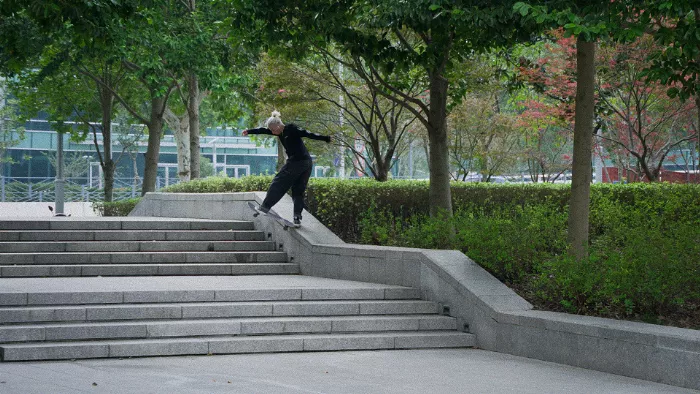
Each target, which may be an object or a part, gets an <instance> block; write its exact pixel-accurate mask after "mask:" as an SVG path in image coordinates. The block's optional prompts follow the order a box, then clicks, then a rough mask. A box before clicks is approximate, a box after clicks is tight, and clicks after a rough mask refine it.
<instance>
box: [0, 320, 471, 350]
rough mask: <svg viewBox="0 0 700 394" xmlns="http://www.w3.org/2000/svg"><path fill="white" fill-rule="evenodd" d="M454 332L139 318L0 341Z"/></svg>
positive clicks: (30, 330)
mask: <svg viewBox="0 0 700 394" xmlns="http://www.w3.org/2000/svg"><path fill="white" fill-rule="evenodd" d="M456 329H457V323H456V319H455V318H453V317H448V316H439V315H404V316H319V317H276V318H270V317H263V318H232V319H231V318H229V319H198V320H185V319H183V320H177V321H163V320H142V321H137V322H123V321H119V322H102V323H56V324H34V325H13V326H0V343H8V342H28V341H33V342H42V341H75V340H94V339H146V338H164V337H192V336H210V335H269V334H301V333H306V334H309V333H327V334H330V333H347V332H368V331H424V330H425V331H435V330H456Z"/></svg>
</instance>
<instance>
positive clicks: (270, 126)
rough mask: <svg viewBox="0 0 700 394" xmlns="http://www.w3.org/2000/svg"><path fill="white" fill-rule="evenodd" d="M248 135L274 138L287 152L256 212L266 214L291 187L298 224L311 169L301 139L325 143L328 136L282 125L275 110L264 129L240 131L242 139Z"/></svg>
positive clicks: (295, 221)
mask: <svg viewBox="0 0 700 394" xmlns="http://www.w3.org/2000/svg"><path fill="white" fill-rule="evenodd" d="M249 134H269V135H276V136H277V137H278V138H279V141H280V143H281V144H282V146H284V150H285V152H286V153H287V162H286V163H285V165H284V166H283V167H282V169H281V170H280V171H279V172H278V173H277V175H275V178H274V179H273V180H272V184H271V185H270V188H269V189H268V190H267V196H265V200H264V201H263V203H262V205H261V206H260V210H261V211H262V212H266V213H267V212H268V211H269V210H270V208H272V207H273V206H274V205H275V204H277V202H279V200H280V199H281V198H282V196H284V193H286V192H287V190H289V189H290V188H291V189H292V200H293V201H294V224H296V225H299V224H301V211H302V210H303V209H304V192H305V191H306V185H307V184H308V183H309V177H310V176H311V168H312V163H311V155H309V151H308V150H306V146H305V145H304V142H303V141H302V138H304V137H306V138H311V139H312V140H320V141H326V142H327V143H329V142H331V137H330V136H323V135H318V134H314V133H310V132H308V131H306V130H304V129H302V128H301V127H299V126H297V125H295V124H292V123H290V124H288V125H285V124H284V123H282V118H281V117H280V113H279V112H277V111H274V112H272V116H270V117H269V118H267V120H266V121H265V127H260V128H257V129H250V130H243V135H244V136H245V135H249Z"/></svg>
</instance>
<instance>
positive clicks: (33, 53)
mask: <svg viewBox="0 0 700 394" xmlns="http://www.w3.org/2000/svg"><path fill="white" fill-rule="evenodd" d="M132 12H133V5H132V4H131V3H130V2H129V1H118V0H115V1H102V0H96V1H90V2H87V1H77V2H71V3H70V4H65V2H54V1H31V0H30V1H21V2H20V1H14V0H7V1H4V2H3V5H2V7H0V14H1V15H2V16H3V18H2V20H3V22H2V23H0V33H2V34H0V36H2V39H1V40H0V44H2V53H1V54H0V72H2V73H5V74H9V75H20V76H21V77H20V79H18V80H16V81H17V83H15V87H16V88H17V87H19V89H24V90H26V89H29V90H36V91H33V92H30V93H29V95H32V94H34V95H43V98H40V99H38V100H35V103H37V102H43V103H44V104H45V105H48V106H50V108H40V107H33V111H34V112H37V111H47V112H48V113H49V114H50V119H49V120H53V121H54V125H55V126H57V127H59V130H58V131H59V132H71V133H72V134H73V138H74V139H84V138H85V137H86V131H87V130H88V129H92V132H93V135H94V140H95V147H96V150H97V154H98V157H99V158H100V164H101V166H102V168H103V170H104V171H103V172H104V174H105V200H106V201H111V199H112V187H113V175H114V163H113V161H112V160H111V143H110V138H111V131H110V128H111V116H112V111H113V109H114V107H113V98H112V94H111V93H110V92H109V91H108V90H106V89H103V88H102V87H101V86H99V85H98V86H97V92H98V93H97V95H95V97H96V98H97V100H96V102H97V103H99V104H100V108H101V111H98V112H97V113H96V112H95V111H94V110H95V109H96V107H95V106H94V105H93V103H89V98H92V97H93V95H91V94H89V93H88V92H87V91H86V90H85V89H84V87H85V86H86V84H85V81H82V80H80V78H79V77H78V76H77V75H75V72H76V70H78V71H80V68H79V67H76V64H81V65H82V66H83V67H84V68H85V69H92V71H93V73H95V74H98V75H102V77H103V79H104V80H105V81H108V84H110V85H112V86H111V88H112V89H117V85H118V84H119V81H120V79H121V78H122V77H121V76H120V75H119V74H120V72H119V70H114V69H115V68H118V66H117V67H113V64H111V63H110V62H109V59H108V58H107V57H104V56H102V51H103V50H104V49H105V48H106V43H107V42H108V41H109V39H108V38H107V36H106V35H105V32H106V31H109V28H108V27H109V25H110V24H111V23H113V22H114V20H117V19H119V18H121V17H128V16H129V15H131V14H132ZM22 85H23V86H22ZM48 85H51V86H48ZM26 97H28V96H27V95H25V98H26ZM86 99H87V100H86ZM30 101H31V99H30ZM24 104H27V102H26V101H25V102H24ZM98 113H99V114H100V115H97V114H98ZM96 118H101V129H100V132H101V133H102V135H103V141H104V145H103V146H104V149H105V152H104V153H105V154H104V156H102V154H101V153H100V150H99V146H98V145H97V137H96V127H95V126H94V124H93V123H92V122H93V121H94V119H96ZM71 120H75V121H78V122H80V123H81V125H82V127H77V128H75V129H74V128H73V127H65V125H66V121H71Z"/></svg>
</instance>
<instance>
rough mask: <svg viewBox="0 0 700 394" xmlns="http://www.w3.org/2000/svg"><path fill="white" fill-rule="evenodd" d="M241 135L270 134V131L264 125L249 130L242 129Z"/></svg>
mask: <svg viewBox="0 0 700 394" xmlns="http://www.w3.org/2000/svg"><path fill="white" fill-rule="evenodd" d="M242 134H243V136H246V135H248V134H270V135H272V131H270V129H268V128H266V127H258V128H257V129H249V130H243V133H242Z"/></svg>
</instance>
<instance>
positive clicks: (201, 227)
mask: <svg viewBox="0 0 700 394" xmlns="http://www.w3.org/2000/svg"><path fill="white" fill-rule="evenodd" d="M101 219H105V218H101ZM266 238H267V237H266V235H265V234H264V233H263V232H260V231H255V230H254V228H253V224H252V222H244V221H233V222H232V221H211V220H209V221H196V220H195V221H189V220H185V219H183V220H172V219H169V220H164V219H160V220H159V219H154V218H142V219H138V218H136V219H131V218H118V219H112V220H94V219H93V220H57V219H54V220H43V221H37V220H32V221H30V220H12V221H2V222H0V277H59V276H137V275H140V276H144V275H147V276H152V275H251V274H256V275H260V274H295V273H298V272H299V267H298V265H297V264H290V263H289V262H288V261H287V255H286V253H285V252H284V251H281V250H277V249H278V248H277V246H276V245H275V243H274V242H272V241H270V240H266Z"/></svg>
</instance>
